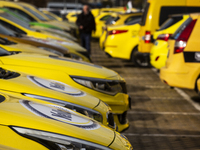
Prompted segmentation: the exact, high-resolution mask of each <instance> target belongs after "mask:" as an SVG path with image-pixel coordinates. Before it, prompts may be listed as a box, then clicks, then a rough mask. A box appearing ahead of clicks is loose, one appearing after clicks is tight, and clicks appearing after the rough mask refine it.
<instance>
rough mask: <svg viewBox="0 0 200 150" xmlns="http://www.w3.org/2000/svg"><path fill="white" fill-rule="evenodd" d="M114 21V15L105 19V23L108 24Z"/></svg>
mask: <svg viewBox="0 0 200 150" xmlns="http://www.w3.org/2000/svg"><path fill="white" fill-rule="evenodd" d="M116 18H117V17H116ZM115 22H116V21H115V17H113V16H110V17H109V18H108V19H107V20H106V23H105V24H106V25H110V24H114V23H115Z"/></svg>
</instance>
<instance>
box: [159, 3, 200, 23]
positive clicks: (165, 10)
mask: <svg viewBox="0 0 200 150" xmlns="http://www.w3.org/2000/svg"><path fill="white" fill-rule="evenodd" d="M193 12H200V7H182V6H179V7H171V6H170V7H169V6H164V7H161V10H160V18H159V26H161V25H162V24H163V23H164V22H165V21H166V20H167V19H168V17H169V15H172V14H182V13H193Z"/></svg>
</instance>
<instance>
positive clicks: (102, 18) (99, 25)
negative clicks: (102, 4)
mask: <svg viewBox="0 0 200 150" xmlns="http://www.w3.org/2000/svg"><path fill="white" fill-rule="evenodd" d="M116 15H117V14H116V13H109V12H103V13H100V14H99V15H98V16H97V17H95V24H96V32H92V37H93V38H99V37H100V36H101V34H102V32H103V27H104V25H105V22H106V21H107V20H108V19H109V18H110V17H112V16H116Z"/></svg>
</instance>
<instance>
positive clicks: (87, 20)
mask: <svg viewBox="0 0 200 150" xmlns="http://www.w3.org/2000/svg"><path fill="white" fill-rule="evenodd" d="M76 24H77V26H78V28H79V33H80V38H81V44H82V46H83V47H84V48H86V49H87V51H88V53H89V55H90V52H91V48H90V41H91V34H92V31H94V32H95V31H96V26H95V20H94V16H93V15H92V13H91V11H90V9H89V6H88V5H84V6H83V12H82V13H81V14H80V15H78V18H77V20H76Z"/></svg>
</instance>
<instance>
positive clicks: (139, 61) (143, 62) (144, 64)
mask: <svg viewBox="0 0 200 150" xmlns="http://www.w3.org/2000/svg"><path fill="white" fill-rule="evenodd" d="M137 53H138V46H136V47H134V48H133V50H132V53H131V62H133V63H134V65H135V66H136V67H141V68H149V67H150V66H151V65H150V61H149V58H145V57H143V58H141V57H137V55H136V54H137Z"/></svg>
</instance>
